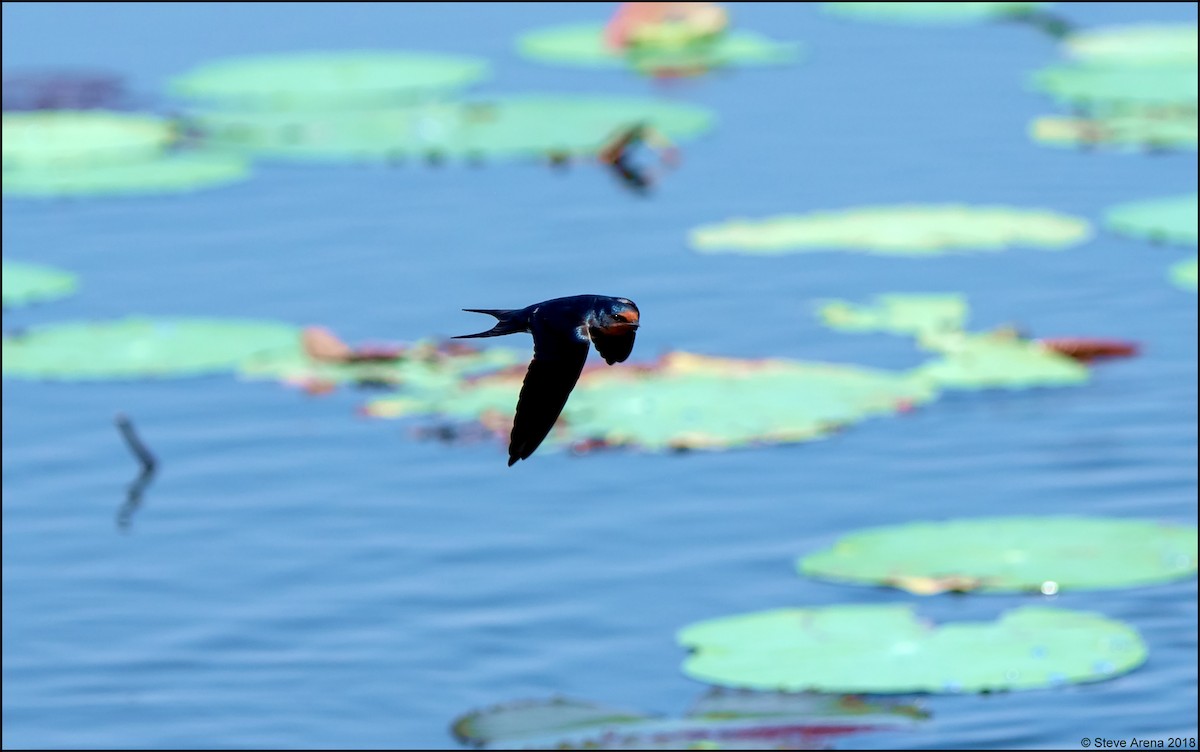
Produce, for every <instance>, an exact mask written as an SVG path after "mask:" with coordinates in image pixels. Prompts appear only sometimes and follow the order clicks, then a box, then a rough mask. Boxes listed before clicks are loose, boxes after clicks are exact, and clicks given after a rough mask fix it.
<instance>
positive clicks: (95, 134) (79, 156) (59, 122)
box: [2, 110, 175, 182]
mask: <svg viewBox="0 0 1200 752" xmlns="http://www.w3.org/2000/svg"><path fill="white" fill-rule="evenodd" d="M3 130H4V139H3V147H2V149H3V154H4V172H5V180H6V182H7V174H8V172H9V171H10V170H17V169H21V170H26V169H39V170H42V169H77V168H80V167H95V166H107V165H123V164H129V163H132V162H145V161H150V160H154V159H158V158H159V157H161V156H162V154H163V151H164V150H165V149H166V147H167V146H168V145H169V144H171V143H172V142H173V141H174V140H175V132H174V130H173V128H172V126H171V124H170V122H169V121H167V120H164V119H162V118H158V117H153V116H150V115H132V114H128V113H118V112H102V111H94V110H93V111H80V112H70V111H65V112H64V111H50V112H11V113H5V114H4V116H3Z"/></svg>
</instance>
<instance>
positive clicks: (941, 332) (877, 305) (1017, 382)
mask: <svg viewBox="0 0 1200 752" xmlns="http://www.w3.org/2000/svg"><path fill="white" fill-rule="evenodd" d="M818 313H819V314H820V316H821V318H822V319H823V320H824V322H825V324H826V325H827V326H829V327H831V328H833V329H837V330H839V331H845V332H889V333H892V334H909V335H913V336H915V337H916V340H917V343H918V344H919V345H920V347H921V348H922V349H925V350H930V351H933V352H935V353H938V357H937V358H934V359H933V360H930V361H927V362H926V363H924V364H922V365H920V366H918V367H917V368H914V369H913V370H911V371H909V375H910V376H911V377H913V378H916V379H922V380H927V381H929V382H930V383H931V384H933V385H934V386H935V387H936V388H938V389H939V390H941V389H959V390H962V389H971V390H982V389H1027V388H1032V387H1055V386H1075V385H1078V384H1083V383H1086V382H1087V381H1088V379H1089V372H1088V369H1087V368H1086V367H1085V366H1083V365H1081V364H1079V363H1078V362H1076V361H1075V360H1073V359H1071V358H1069V357H1067V356H1066V355H1063V354H1061V353H1059V352H1056V351H1055V350H1053V349H1051V348H1049V347H1046V346H1044V345H1042V344H1041V343H1039V342H1037V341H1034V340H1027V339H1023V338H1021V337H1019V336H1018V335H1017V334H1016V333H1015V332H1010V331H1005V330H1000V331H996V332H982V333H980V332H976V333H972V332H967V331H965V330H964V327H965V326H966V321H967V314H968V309H967V303H966V300H965V299H964V298H963V297H962V296H960V295H912V294H903V295H901V294H892V295H879V296H877V297H876V298H875V301H874V303H873V304H870V305H862V304H856V303H852V302H850V301H846V300H828V301H823V302H822V303H821V304H820V305H819V307H818Z"/></svg>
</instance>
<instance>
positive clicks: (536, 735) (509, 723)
mask: <svg viewBox="0 0 1200 752" xmlns="http://www.w3.org/2000/svg"><path fill="white" fill-rule="evenodd" d="M927 717H928V713H926V712H925V711H923V710H921V709H920V708H918V707H917V706H915V705H913V704H911V703H897V702H887V701H883V700H879V699H871V700H868V699H866V698H863V697H858V696H854V695H850V696H842V695H825V694H809V693H806V694H796V693H792V694H783V693H776V692H770V693H765V692H728V691H722V690H719V689H713V690H710V691H709V692H707V693H705V695H704V696H702V697H701V698H700V699H699V700H698V701H697V702H696V703H695V704H694V705H693V706H692V708H691V710H690V711H689V712H688V713H687V714H686V715H684V716H683V717H673V718H672V717H663V716H659V715H651V714H648V713H643V712H640V711H635V710H626V709H624V708H615V707H610V706H607V705H600V704H598V703H594V702H587V701H583V700H573V699H568V698H564V697H556V698H553V699H550V700H526V701H523V702H513V703H506V704H503V705H496V706H492V707H489V708H484V709H482V710H476V711H473V712H470V713H466V714H464V715H462V716H459V717H458V718H457V719H455V720H454V722H453V724H452V725H451V730H452V731H453V733H454V736H455V737H456V738H457V739H458V740H459V741H460V742H462V743H463V744H469V745H471V746H473V747H478V748H483V749H615V748H620V749H697V748H701V749H709V748H712V749H747V748H748V747H747V746H746V745H755V746H752V747H750V748H757V746H756V742H759V741H761V740H763V739H769V740H770V741H771V742H772V744H771V748H772V749H809V748H811V747H812V746H813V744H814V743H815V742H817V741H828V739H829V737H831V736H835V735H838V734H848V733H855V732H864V731H871V730H881V729H888V728H913V727H914V726H915V725H916V724H918V723H919V722H920V721H923V720H925V718H927ZM618 740H619V741H618ZM614 742H616V743H615V744H614ZM789 742H790V743H789ZM697 745H702V746H699V747H698V746H697ZM727 745H728V746H727ZM781 745H782V746H781Z"/></svg>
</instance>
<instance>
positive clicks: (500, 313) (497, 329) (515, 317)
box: [453, 308, 529, 339]
mask: <svg viewBox="0 0 1200 752" xmlns="http://www.w3.org/2000/svg"><path fill="white" fill-rule="evenodd" d="M463 310H464V311H470V312H471V313H486V314H487V315H489V316H495V317H496V319H497V321H496V325H495V326H493V327H492V328H491V329H488V330H487V331H486V332H479V333H478V334H460V335H458V336H457V337H453V339H471V338H472V337H499V336H502V335H505V334H516V333H517V332H523V331H525V330H526V329H528V328H529V322H528V321H527V320H526V318H525V315H524V313H525V309H523V308H517V309H514V310H508V311H505V310H500V309H491V308H464V309H463Z"/></svg>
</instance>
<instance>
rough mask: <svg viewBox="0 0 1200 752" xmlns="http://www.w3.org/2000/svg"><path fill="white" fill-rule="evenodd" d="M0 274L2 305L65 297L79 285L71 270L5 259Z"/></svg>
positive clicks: (16, 304)
mask: <svg viewBox="0 0 1200 752" xmlns="http://www.w3.org/2000/svg"><path fill="white" fill-rule="evenodd" d="M2 276H3V280H4V296H3V297H4V307H5V308H9V307H12V306H21V305H27V304H29V303H36V302H41V301H46V300H56V299H58V298H65V297H66V296H68V295H70V294H71V293H73V292H75V288H76V287H78V286H79V278H78V277H77V276H75V275H74V274H72V273H71V272H66V271H63V270H61V269H54V268H51V267H49V266H38V265H36V264H23V263H19V262H16V261H8V260H7V259H5V261H4V263H3V275H2Z"/></svg>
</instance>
